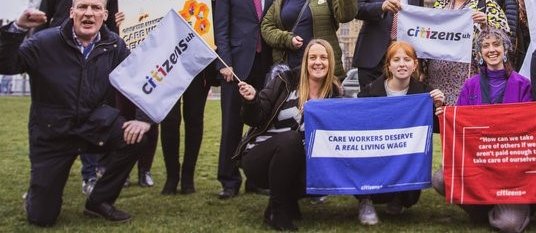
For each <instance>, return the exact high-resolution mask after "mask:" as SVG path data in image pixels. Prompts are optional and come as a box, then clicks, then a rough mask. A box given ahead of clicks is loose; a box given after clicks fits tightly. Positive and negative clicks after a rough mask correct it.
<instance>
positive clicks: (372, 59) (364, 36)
mask: <svg viewBox="0 0 536 233" xmlns="http://www.w3.org/2000/svg"><path fill="white" fill-rule="evenodd" d="M407 3H408V4H409V5H414V6H423V4H424V1H423V0H408V1H407ZM357 5H358V8H357V9H358V10H357V15H356V19H360V20H363V26H362V27H361V30H360V31H359V36H358V37H357V41H356V46H355V51H354V58H353V62H352V67H357V68H358V71H357V72H358V75H359V86H360V87H361V90H363V89H364V88H365V86H366V85H367V84H369V83H371V82H372V81H374V80H375V79H376V78H377V77H380V76H381V75H382V74H383V65H384V61H383V60H384V59H385V58H384V55H385V52H387V47H389V45H390V44H391V41H392V40H394V39H396V33H394V32H392V30H393V29H396V27H393V18H394V15H395V14H396V13H397V12H398V11H399V10H401V9H402V1H401V0H358V1H357ZM393 37H394V38H393Z"/></svg>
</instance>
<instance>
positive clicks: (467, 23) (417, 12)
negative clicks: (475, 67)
mask: <svg viewBox="0 0 536 233" xmlns="http://www.w3.org/2000/svg"><path fill="white" fill-rule="evenodd" d="M471 13H472V11H471V10H470V9H462V10H456V11H452V10H440V9H430V8H424V7H417V6H411V5H403V6H402V10H401V11H399V13H398V24H397V29H398V30H397V40H402V41H406V42H409V43H410V44H412V45H413V47H414V48H415V50H416V51H417V56H418V57H419V58H430V59H437V60H446V61H455V62H465V63H470V62H471V50H472V44H473V23H472V22H473V20H472V19H471Z"/></svg>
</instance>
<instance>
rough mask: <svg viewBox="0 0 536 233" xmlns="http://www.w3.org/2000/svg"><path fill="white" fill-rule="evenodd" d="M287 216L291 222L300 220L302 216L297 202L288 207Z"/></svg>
mask: <svg viewBox="0 0 536 233" xmlns="http://www.w3.org/2000/svg"><path fill="white" fill-rule="evenodd" d="M289 214H290V217H291V218H292V220H302V214H301V211H300V204H298V201H297V200H296V201H293V202H292V203H290V206H289Z"/></svg>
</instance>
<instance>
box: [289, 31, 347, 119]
mask: <svg viewBox="0 0 536 233" xmlns="http://www.w3.org/2000/svg"><path fill="white" fill-rule="evenodd" d="M315 44H317V45H321V46H322V47H324V48H325V49H326V52H327V53H328V63H329V64H328V73H327V75H326V78H325V79H324V80H323V82H322V86H321V87H320V98H321V99H323V98H326V97H329V96H330V95H331V94H332V92H333V90H332V89H333V85H335V86H336V87H338V86H339V79H337V77H336V76H335V56H334V52H333V47H331V45H330V44H329V42H328V41H326V40H323V39H313V40H311V42H309V44H307V47H306V48H305V51H304V52H303V58H302V63H301V70H300V82H299V84H298V108H299V109H300V110H302V111H303V105H305V102H307V100H308V99H309V93H310V90H309V88H310V87H309V71H308V69H307V67H308V66H309V64H308V61H309V50H310V49H311V47H312V46H313V45H315Z"/></svg>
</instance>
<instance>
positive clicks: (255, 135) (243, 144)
mask: <svg viewBox="0 0 536 233" xmlns="http://www.w3.org/2000/svg"><path fill="white" fill-rule="evenodd" d="M277 76H278V77H279V78H280V79H281V80H282V81H283V82H284V83H285V89H287V93H288V94H287V97H286V99H288V96H289V95H290V90H289V88H288V86H289V85H288V83H287V81H286V80H285V79H284V78H282V77H281V75H280V74H278V75H277ZM283 104H285V101H283V102H281V103H280V104H279V106H277V108H276V111H275V112H274V114H273V115H272V116H271V117H270V120H269V121H268V124H266V126H265V127H264V129H262V130H261V131H259V133H256V134H252V135H250V136H249V137H248V139H247V140H244V143H242V144H241V145H239V147H238V148H239V149H240V151H241V152H240V154H242V152H244V151H243V149H242V148H243V147H244V146H245V145H247V143H248V142H249V140H250V139H252V138H254V137H257V136H259V135H261V133H263V132H265V131H266V130H267V129H268V126H270V123H271V122H272V121H273V120H274V118H275V116H277V113H278V112H279V109H281V107H282V106H283ZM240 154H237V155H234V156H233V157H231V160H234V159H235V158H236V157H238V156H240Z"/></svg>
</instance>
